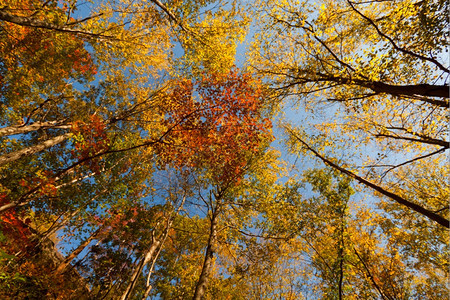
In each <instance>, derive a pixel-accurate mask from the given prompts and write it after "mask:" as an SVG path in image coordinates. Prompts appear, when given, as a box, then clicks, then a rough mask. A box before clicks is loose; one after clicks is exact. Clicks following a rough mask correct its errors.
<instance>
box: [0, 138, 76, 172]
mask: <svg viewBox="0 0 450 300" xmlns="http://www.w3.org/2000/svg"><path fill="white" fill-rule="evenodd" d="M71 134H72V133H70V132H68V133H65V134H63V135H59V136H56V137H54V138H51V139H49V140H46V141H44V142H42V143H40V144H38V145H34V146H31V147H28V148H25V149H22V150H18V151H15V152H11V153H7V154H4V155H2V156H0V166H3V165H5V164H7V163H10V162H14V161H16V160H18V159H20V158H22V157H25V156H30V155H33V154H35V153H37V152H40V151H43V150H45V149H47V148H50V147H52V146H55V145H57V144H60V143H62V142H64V141H65V140H67V138H69V137H70V136H71Z"/></svg>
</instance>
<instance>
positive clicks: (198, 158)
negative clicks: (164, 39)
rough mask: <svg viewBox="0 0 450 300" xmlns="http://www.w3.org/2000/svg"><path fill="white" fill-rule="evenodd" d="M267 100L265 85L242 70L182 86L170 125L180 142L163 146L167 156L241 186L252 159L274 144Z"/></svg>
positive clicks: (174, 97)
mask: <svg viewBox="0 0 450 300" xmlns="http://www.w3.org/2000/svg"><path fill="white" fill-rule="evenodd" d="M263 99H264V92H263V90H262V89H261V83H260V82H258V81H256V80H254V79H253V78H252V77H251V75H250V74H248V73H242V74H240V73H239V71H238V70H237V69H233V70H231V71H230V72H229V73H228V74H226V75H218V74H212V75H208V74H205V75H204V76H203V78H202V79H201V80H199V81H198V82H195V83H193V82H192V81H191V80H181V81H179V82H177V83H176V84H175V86H174V89H173V91H172V92H171V94H169V95H168V98H167V105H169V107H170V109H171V111H170V112H169V113H168V114H167V116H166V119H165V121H164V122H165V125H166V126H167V128H169V129H170V130H171V133H170V139H172V140H173V141H174V142H173V143H169V144H168V145H166V144H162V145H161V148H160V150H159V151H160V153H161V156H162V157H165V158H166V159H167V160H168V162H170V163H172V164H174V165H175V167H177V168H180V169H181V168H184V167H187V168H195V169H197V170H201V169H205V170H208V172H210V173H211V174H212V175H211V176H214V178H213V180H215V181H216V182H222V183H223V184H226V183H227V181H236V182H239V181H240V180H241V177H242V176H243V175H244V172H245V168H246V166H247V164H248V162H249V160H250V159H251V157H252V156H253V155H254V154H255V153H257V152H259V151H260V150H261V149H262V148H261V147H262V146H264V144H266V145H267V144H268V143H269V142H270V141H271V121H270V120H269V119H267V118H262V115H263V102H262V101H263Z"/></svg>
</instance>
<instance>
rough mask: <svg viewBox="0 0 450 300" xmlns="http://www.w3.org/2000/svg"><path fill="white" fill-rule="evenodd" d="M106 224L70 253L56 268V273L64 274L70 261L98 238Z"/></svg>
mask: <svg viewBox="0 0 450 300" xmlns="http://www.w3.org/2000/svg"><path fill="white" fill-rule="evenodd" d="M103 229H104V226H102V227H100V228H99V229H97V230H96V231H95V232H94V233H92V234H91V235H90V236H89V238H87V239H86V240H84V242H82V243H81V244H80V245H79V246H78V247H77V248H76V249H75V250H74V251H72V253H70V254H69V255H68V256H67V257H66V258H65V259H64V261H63V262H62V263H61V264H60V265H59V266H58V268H56V270H55V274H62V273H64V272H65V271H66V269H67V267H68V266H69V265H70V263H71V262H72V261H73V260H74V259H75V257H77V256H78V254H80V253H81V252H82V251H83V250H84V249H85V248H86V247H87V246H88V245H89V244H90V243H91V242H92V241H93V240H94V239H96V238H97V237H98V236H99V235H100V233H102V232H103Z"/></svg>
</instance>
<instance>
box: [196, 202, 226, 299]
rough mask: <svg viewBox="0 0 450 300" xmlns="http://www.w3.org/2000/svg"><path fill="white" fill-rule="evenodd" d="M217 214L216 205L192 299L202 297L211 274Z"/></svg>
mask: <svg viewBox="0 0 450 300" xmlns="http://www.w3.org/2000/svg"><path fill="white" fill-rule="evenodd" d="M218 214H219V210H218V209H217V207H216V210H215V211H213V213H212V215H211V226H210V230H209V238H208V245H207V247H206V253H205V260H204V262H203V267H202V272H201V274H200V277H199V279H198V281H197V285H196V286H195V292H194V297H193V298H192V299H194V300H200V299H202V297H203V295H204V294H205V290H206V287H207V285H208V280H209V277H210V275H211V269H212V261H213V258H214V252H215V244H216V240H217V216H218Z"/></svg>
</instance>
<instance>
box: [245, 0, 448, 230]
mask: <svg viewBox="0 0 450 300" xmlns="http://www.w3.org/2000/svg"><path fill="white" fill-rule="evenodd" d="M262 6H263V10H264V12H265V13H264V18H262V22H261V29H262V31H260V34H259V36H257V42H256V44H257V48H256V49H257V51H255V53H254V55H253V65H254V67H255V68H257V69H258V70H259V71H260V72H261V73H262V74H265V75H266V76H267V77H268V78H269V79H271V80H272V82H273V85H272V87H273V89H274V90H275V91H277V92H278V94H279V95H280V96H282V97H283V96H286V97H288V98H290V99H294V101H298V100H302V101H303V102H302V104H301V105H302V107H304V108H305V109H306V110H307V111H308V112H310V113H311V116H316V117H317V116H319V113H318V110H320V108H319V107H320V103H324V106H322V108H325V109H328V112H327V113H326V120H325V121H323V122H321V121H312V124H313V126H314V128H315V131H312V130H311V131H310V130H309V129H307V130H306V131H305V132H306V133H307V134H303V133H302V134H300V133H299V131H295V134H294V136H293V137H292V143H293V144H295V142H294V141H296V142H297V143H298V144H299V145H298V147H300V148H302V147H303V148H304V149H308V150H307V152H310V153H311V151H312V150H314V151H315V152H313V155H315V156H316V157H317V158H319V159H320V160H322V161H323V162H324V163H326V164H328V165H330V166H333V167H335V168H336V169H337V170H340V171H341V172H343V173H345V174H347V175H350V174H352V175H350V176H352V177H353V178H355V179H356V180H358V181H359V182H360V183H362V184H363V185H366V186H367V187H369V188H371V189H373V190H374V191H375V192H376V193H377V194H382V195H383V196H384V197H387V198H390V200H391V201H392V200H394V201H396V202H397V203H398V205H400V207H402V206H403V207H404V209H406V207H407V208H409V209H412V210H414V211H415V212H418V213H419V214H422V215H423V216H425V217H426V218H429V219H430V220H433V221H435V222H437V223H438V224H440V225H442V226H445V227H449V221H448V220H449V216H448V210H447V209H445V207H446V202H445V201H442V200H443V198H442V199H441V200H437V199H436V198H433V201H424V199H418V198H417V197H415V196H414V195H413V194H412V193H410V192H409V190H408V188H406V187H405V186H406V185H405V184H406V182H408V181H410V179H409V178H408V177H405V174H419V173H420V174H425V173H427V172H428V171H426V170H425V169H423V167H424V166H425V165H428V166H431V165H438V166H443V164H444V157H445V155H444V151H446V149H448V148H449V142H448V141H447V139H446V126H447V125H446V124H447V123H448V114H447V108H448V105H449V103H448V97H449V95H448V90H449V88H448V82H447V80H448V76H447V74H448V73H449V69H448V66H446V62H445V60H444V57H445V54H444V49H445V42H444V40H445V29H444V28H446V27H447V25H448V19H447V18H446V17H445V14H446V13H445V12H446V10H447V9H446V8H447V4H446V3H445V1H420V2H416V1H384V2H368V3H366V2H351V1H342V2H330V1H323V2H320V3H317V4H312V3H309V2H308V1H306V2H304V3H303V4H302V5H300V6H296V5H295V4H294V3H291V4H287V6H286V5H284V4H283V5H282V6H281V5H278V4H277V3H275V2H274V3H272V2H270V1H269V2H265V3H262ZM312 11H315V12H317V14H311V13H310V12H312ZM268 32H269V34H268ZM275 33H277V34H275ZM259 53H261V55H259ZM293 133H294V131H291V130H288V131H287V134H288V135H291V134H293ZM307 135H310V136H311V138H309V137H307ZM318 137H319V138H318ZM313 140H315V141H313ZM336 148H338V149H355V151H352V152H348V151H347V153H346V156H345V157H342V158H341V160H340V161H337V160H335V159H334V156H335V155H336V154H335V153H336V152H337V151H336V150H335V149H336ZM327 152H328V153H329V154H325V153H327ZM327 160H328V162H327ZM331 162H332V163H331ZM440 186H441V188H442V189H443V190H446V189H447V184H446V183H445V182H441V183H440ZM435 199H436V200H437V201H436V200H435ZM405 206H406V207H405ZM420 218H421V217H420Z"/></svg>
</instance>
